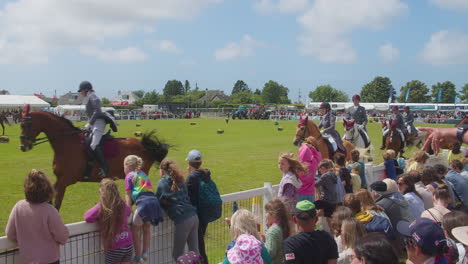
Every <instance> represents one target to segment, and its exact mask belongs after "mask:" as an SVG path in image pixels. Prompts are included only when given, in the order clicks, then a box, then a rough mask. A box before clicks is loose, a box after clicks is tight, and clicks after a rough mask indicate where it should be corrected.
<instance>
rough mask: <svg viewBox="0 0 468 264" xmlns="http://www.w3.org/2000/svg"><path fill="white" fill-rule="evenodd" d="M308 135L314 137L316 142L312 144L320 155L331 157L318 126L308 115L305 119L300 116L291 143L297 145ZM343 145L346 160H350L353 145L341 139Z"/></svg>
mask: <svg viewBox="0 0 468 264" xmlns="http://www.w3.org/2000/svg"><path fill="white" fill-rule="evenodd" d="M310 136H312V137H314V138H315V139H316V142H315V143H314V144H313V145H314V146H315V148H316V149H317V150H318V151H319V152H320V153H322V157H324V158H331V155H330V150H329V149H328V144H327V143H326V142H325V139H324V138H323V137H322V134H321V133H320V130H319V128H318V126H317V125H316V124H315V123H314V122H313V121H312V120H309V119H308V117H306V118H305V119H302V117H301V119H300V121H299V124H298V125H297V129H296V136H295V137H294V140H293V144H294V145H296V146H299V145H300V144H301V143H302V142H304V140H306V139H307V138H308V137H310ZM343 145H344V146H345V148H346V160H351V151H352V150H353V149H354V145H353V144H351V142H349V141H347V140H343ZM331 159H332V158H331Z"/></svg>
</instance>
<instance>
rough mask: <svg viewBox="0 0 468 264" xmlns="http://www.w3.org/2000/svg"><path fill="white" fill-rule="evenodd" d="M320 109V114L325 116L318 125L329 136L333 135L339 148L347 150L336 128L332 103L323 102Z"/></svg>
mask: <svg viewBox="0 0 468 264" xmlns="http://www.w3.org/2000/svg"><path fill="white" fill-rule="evenodd" d="M320 110H321V112H320V114H321V115H322V116H323V117H322V120H321V121H320V124H319V125H318V128H322V127H323V131H322V133H323V134H325V135H327V136H330V137H332V138H333V140H335V143H336V145H337V147H338V150H341V151H346V148H345V147H344V145H343V141H341V137H340V134H338V132H337V131H336V130H335V121H336V117H335V115H334V114H333V113H332V112H331V107H330V104H329V103H327V102H323V103H321V104H320Z"/></svg>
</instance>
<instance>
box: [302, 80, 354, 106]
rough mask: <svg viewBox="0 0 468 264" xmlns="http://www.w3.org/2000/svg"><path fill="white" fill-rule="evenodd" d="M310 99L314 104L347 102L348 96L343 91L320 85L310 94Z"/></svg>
mask: <svg viewBox="0 0 468 264" xmlns="http://www.w3.org/2000/svg"><path fill="white" fill-rule="evenodd" d="M309 98H310V99H312V101H313V102H347V101H349V98H348V95H347V94H346V93H344V92H343V91H340V90H337V89H335V88H333V87H331V86H330V85H328V84H327V85H320V86H317V88H315V90H313V91H311V92H310V93H309Z"/></svg>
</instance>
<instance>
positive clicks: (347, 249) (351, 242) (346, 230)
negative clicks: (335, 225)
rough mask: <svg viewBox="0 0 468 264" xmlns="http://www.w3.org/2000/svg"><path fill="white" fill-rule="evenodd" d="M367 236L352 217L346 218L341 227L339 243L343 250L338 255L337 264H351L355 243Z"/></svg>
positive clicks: (362, 227) (364, 230) (360, 224)
mask: <svg viewBox="0 0 468 264" xmlns="http://www.w3.org/2000/svg"><path fill="white" fill-rule="evenodd" d="M365 234H367V232H366V229H365V228H364V225H363V224H362V223H361V222H360V221H359V220H357V219H356V218H354V217H350V218H346V219H344V220H343V223H342V225H341V241H342V243H343V247H344V250H343V252H341V253H340V254H339V257H338V263H339V264H351V262H352V260H353V258H352V254H353V250H354V248H355V246H356V241H358V240H359V239H360V238H361V237H363V236H364V235H365Z"/></svg>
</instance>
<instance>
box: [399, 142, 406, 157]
mask: <svg viewBox="0 0 468 264" xmlns="http://www.w3.org/2000/svg"><path fill="white" fill-rule="evenodd" d="M405 143H406V142H405V140H402V141H401V147H400V153H401V154H403V153H405Z"/></svg>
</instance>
